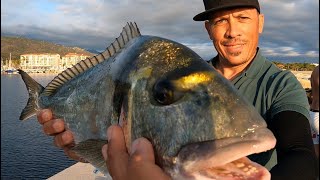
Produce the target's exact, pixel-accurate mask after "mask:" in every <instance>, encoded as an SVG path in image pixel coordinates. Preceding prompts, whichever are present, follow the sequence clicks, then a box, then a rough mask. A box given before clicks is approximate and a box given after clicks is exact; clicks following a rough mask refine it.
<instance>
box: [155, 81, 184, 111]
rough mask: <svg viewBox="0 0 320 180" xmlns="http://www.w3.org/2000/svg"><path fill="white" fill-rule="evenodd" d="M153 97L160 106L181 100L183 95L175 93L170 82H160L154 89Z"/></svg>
mask: <svg viewBox="0 0 320 180" xmlns="http://www.w3.org/2000/svg"><path fill="white" fill-rule="evenodd" d="M153 97H154V99H155V100H156V101H157V102H158V103H159V104H161V105H169V104H172V103H174V102H175V101H177V100H179V99H180V98H181V97H182V95H181V93H180V92H178V91H175V89H174V86H173V85H172V84H171V83H170V81H160V82H157V83H156V84H155V85H154V87H153Z"/></svg>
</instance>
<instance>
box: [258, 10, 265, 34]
mask: <svg viewBox="0 0 320 180" xmlns="http://www.w3.org/2000/svg"><path fill="white" fill-rule="evenodd" d="M263 26H264V15H263V14H259V33H260V34H261V33H262V31H263Z"/></svg>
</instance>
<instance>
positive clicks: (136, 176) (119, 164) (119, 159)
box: [102, 125, 170, 180]
mask: <svg viewBox="0 0 320 180" xmlns="http://www.w3.org/2000/svg"><path fill="white" fill-rule="evenodd" d="M107 136H108V144H106V145H104V146H103V148H102V154H103V157H104V159H105V160H106V162H107V167H108V170H109V172H110V175H111V176H112V177H113V179H117V180H126V179H131V180H150V179H153V180H169V179H170V177H169V176H168V175H167V174H166V173H165V172H164V171H163V170H162V169H161V168H160V167H159V166H157V165H156V164H155V157H154V152H153V147H152V144H151V143H150V142H149V141H148V140H147V139H145V138H138V139H136V140H134V141H133V142H132V146H131V148H130V149H131V152H130V153H128V151H127V148H126V145H125V137H124V134H123V131H122V128H121V127H120V126H117V125H113V126H110V127H109V128H108V130H107Z"/></svg>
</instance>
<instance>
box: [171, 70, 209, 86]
mask: <svg viewBox="0 0 320 180" xmlns="http://www.w3.org/2000/svg"><path fill="white" fill-rule="evenodd" d="M211 80H212V73H210V74H209V73H207V72H196V73H192V74H190V75H187V76H183V77H181V78H180V79H178V80H175V81H173V84H175V87H180V88H182V89H185V90H186V89H192V88H194V87H195V86H198V85H199V84H204V85H205V84H208V83H209V82H210V81H211Z"/></svg>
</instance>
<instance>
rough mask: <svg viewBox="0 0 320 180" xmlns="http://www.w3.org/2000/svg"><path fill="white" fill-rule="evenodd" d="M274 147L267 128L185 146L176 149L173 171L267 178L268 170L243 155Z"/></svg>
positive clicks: (190, 174) (219, 176) (195, 175)
mask: <svg viewBox="0 0 320 180" xmlns="http://www.w3.org/2000/svg"><path fill="white" fill-rule="evenodd" d="M275 144H276V139H275V137H274V136H273V134H272V132H271V131H270V130H268V129H267V128H259V129H256V130H255V131H254V132H251V133H248V134H246V135H244V136H240V137H230V138H224V139H219V140H212V141H204V142H198V143H193V144H189V145H186V146H185V147H183V148H182V149H181V150H180V152H179V154H178V156H177V159H176V166H177V168H176V169H178V171H179V172H180V174H184V176H186V177H188V176H194V177H197V176H202V177H206V178H210V179H237V178H239V179H241V178H242V179H265V178H266V179H268V177H269V176H270V173H269V171H268V170H267V169H266V168H264V167H263V166H261V165H259V164H257V163H255V162H252V161H251V160H249V159H248V158H247V157H246V156H248V155H251V154H254V153H260V152H264V151H267V150H269V149H272V148H273V147H274V146H275ZM269 179H270V178H269Z"/></svg>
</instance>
